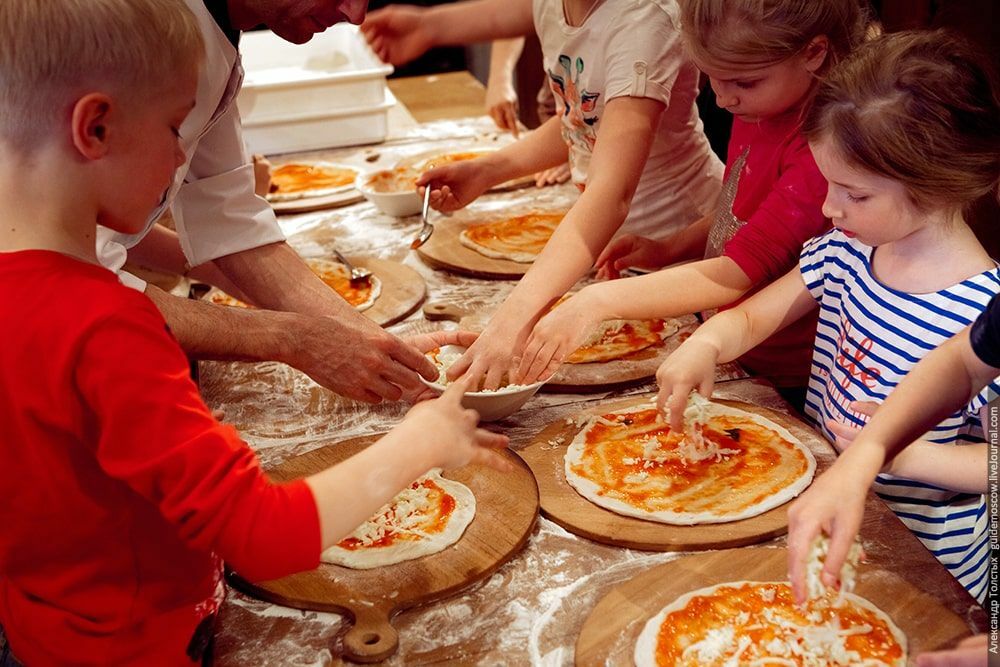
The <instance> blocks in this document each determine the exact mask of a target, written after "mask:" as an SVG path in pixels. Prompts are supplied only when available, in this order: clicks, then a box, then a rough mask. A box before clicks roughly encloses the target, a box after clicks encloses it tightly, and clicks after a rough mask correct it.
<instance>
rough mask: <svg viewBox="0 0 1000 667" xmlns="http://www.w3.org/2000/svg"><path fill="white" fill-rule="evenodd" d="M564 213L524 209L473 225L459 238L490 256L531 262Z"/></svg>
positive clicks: (482, 253)
mask: <svg viewBox="0 0 1000 667" xmlns="http://www.w3.org/2000/svg"><path fill="white" fill-rule="evenodd" d="M565 215H566V214H565V213H526V214H525V215H518V216H514V217H510V218H503V219H500V220H494V221H493V222H485V223H482V224H478V225H472V226H470V227H467V228H465V229H463V230H462V232H461V233H460V234H459V235H458V241H459V243H461V244H462V245H464V246H465V247H466V248H470V249H472V250H475V251H476V252H478V253H479V254H480V255H484V256H486V257H491V258H493V259H506V260H509V261H512V262H519V263H521V264H526V263H530V262H534V261H535V259H536V258H537V257H538V255H539V253H541V252H542V248H544V247H545V244H546V243H548V241H549V239H550V238H551V237H552V233H553V232H554V231H555V229H556V226H557V225H558V224H559V223H560V221H562V219H563V217H564V216H565Z"/></svg>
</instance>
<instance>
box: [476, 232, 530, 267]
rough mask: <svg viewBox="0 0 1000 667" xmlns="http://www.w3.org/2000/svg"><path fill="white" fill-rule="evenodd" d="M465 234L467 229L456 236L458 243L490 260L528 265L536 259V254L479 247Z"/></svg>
mask: <svg viewBox="0 0 1000 667" xmlns="http://www.w3.org/2000/svg"><path fill="white" fill-rule="evenodd" d="M486 224H489V223H486ZM467 232H468V230H467V229H463V230H462V232H461V233H460V234H459V235H458V242H459V243H461V244H462V245H464V246H465V247H466V248H469V249H470V250H474V251H475V252H478V253H479V254H480V255H484V256H486V257H489V258H491V259H506V260H508V261H511V262H517V263H518V264H530V263H531V262H534V261H535V260H536V259H538V255H537V254H533V253H530V252H502V251H499V250H494V249H493V248H488V247H486V246H484V245H480V244H478V243H476V242H475V241H473V240H472V239H470V238H469V235H468V234H467Z"/></svg>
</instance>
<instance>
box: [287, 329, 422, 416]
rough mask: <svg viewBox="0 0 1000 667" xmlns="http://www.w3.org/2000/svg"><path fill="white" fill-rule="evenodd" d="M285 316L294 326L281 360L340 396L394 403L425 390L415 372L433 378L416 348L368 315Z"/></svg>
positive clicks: (371, 401) (290, 330)
mask: <svg viewBox="0 0 1000 667" xmlns="http://www.w3.org/2000/svg"><path fill="white" fill-rule="evenodd" d="M288 316H289V317H292V318H294V320H295V325H294V326H293V327H292V328H290V329H289V332H288V333H289V335H288V339H287V345H286V346H285V352H284V353H283V354H282V355H281V361H284V362H285V363H287V364H288V365H289V366H293V367H295V368H297V369H299V370H300V371H302V372H303V373H305V374H306V375H308V376H309V377H311V378H312V379H313V380H315V381H316V382H318V383H319V384H321V385H323V386H324V387H326V388H328V389H330V390H332V391H334V392H336V393H338V394H341V395H342V396H346V397H348V398H353V399H356V400H359V401H367V402H369V403H379V402H381V401H383V400H388V401H396V400H399V399H400V398H402V397H403V396H404V395H411V396H413V395H417V394H418V393H419V392H420V390H422V389H424V385H423V384H422V383H421V382H420V380H419V379H418V378H417V374H418V373H419V374H420V375H422V376H423V377H424V378H426V379H428V380H433V379H435V378H437V375H438V373H437V369H436V368H435V367H434V364H432V363H431V361H430V360H429V359H428V358H427V357H425V356H424V355H423V353H422V352H421V351H420V350H419V349H417V348H416V347H414V346H413V345H411V344H409V343H407V342H405V341H403V340H402V339H400V338H397V337H396V336H393V335H392V334H390V333H388V332H387V331H384V330H383V329H382V328H381V327H379V326H377V325H375V324H374V323H373V322H371V321H370V320H368V319H367V318H363V317H356V318H355V317H352V318H334V317H313V316H305V315H298V314H294V313H289V314H288Z"/></svg>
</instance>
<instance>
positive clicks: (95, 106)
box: [70, 93, 113, 160]
mask: <svg viewBox="0 0 1000 667" xmlns="http://www.w3.org/2000/svg"><path fill="white" fill-rule="evenodd" d="M112 104H113V102H112V100H111V98H110V97H108V96H107V95H105V94H104V93H88V94H87V95H84V96H83V97H81V98H80V99H79V100H77V101H76V104H74V105H73V112H72V116H71V120H70V133H71V137H72V140H73V146H74V147H75V148H76V150H77V151H79V153H80V155H82V156H83V157H85V158H86V159H88V160H96V159H98V158H101V157H103V156H104V155H106V154H107V152H108V135H109V134H110V129H109V125H108V116H109V115H110V112H111V106H112Z"/></svg>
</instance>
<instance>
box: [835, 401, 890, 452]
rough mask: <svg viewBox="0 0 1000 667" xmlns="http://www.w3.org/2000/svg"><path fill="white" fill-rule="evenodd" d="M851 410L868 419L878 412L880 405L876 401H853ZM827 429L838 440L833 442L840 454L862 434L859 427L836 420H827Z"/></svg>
mask: <svg viewBox="0 0 1000 667" xmlns="http://www.w3.org/2000/svg"><path fill="white" fill-rule="evenodd" d="M848 407H849V409H851V410H853V411H854V412H859V413H861V414H863V415H865V416H867V417H871V416H872V415H874V414H875V411H876V410H878V403H876V402H874V401H851V404H850V405H849V406H848ZM826 427H827V428H828V429H830V432H831V433H833V435H834V437H835V438H836V439H835V440H834V441H833V446H834V447H836V448H837V451H838V452H842V451H844V450H845V449H847V448H848V447H849V446H850V445H851V443H852V442H854V439H855V438H856V437H858V433H861V428H860V427H858V426H853V425H851V424H845V423H844V422H839V421H837V420H836V419H827V420H826Z"/></svg>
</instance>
